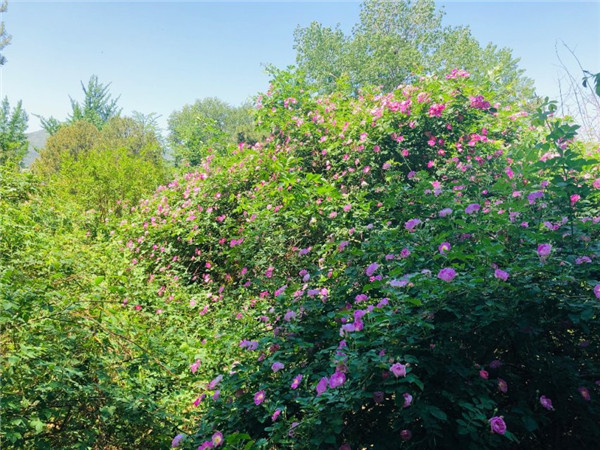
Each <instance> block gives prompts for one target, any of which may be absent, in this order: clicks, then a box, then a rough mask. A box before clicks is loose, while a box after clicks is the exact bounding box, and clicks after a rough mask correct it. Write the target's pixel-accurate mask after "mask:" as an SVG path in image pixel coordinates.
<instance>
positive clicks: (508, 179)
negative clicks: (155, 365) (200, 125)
mask: <svg viewBox="0 0 600 450" xmlns="http://www.w3.org/2000/svg"><path fill="white" fill-rule="evenodd" d="M300 80H301V77H298V76H296V75H295V74H294V73H289V72H280V73H278V74H277V75H276V76H275V78H274V80H273V83H272V86H271V89H270V90H269V91H268V92H267V93H266V94H265V95H263V96H261V97H259V99H258V105H257V107H258V110H257V120H258V122H259V123H260V125H261V127H262V129H263V131H264V132H266V133H267V134H269V136H270V137H269V138H267V139H266V140H265V142H262V143H258V144H256V145H254V146H252V147H249V146H247V145H243V144H241V145H240V146H239V147H238V148H235V149H232V151H231V153H230V154H229V155H216V156H212V155H209V156H208V157H207V158H206V159H205V161H204V162H203V164H202V166H200V167H198V168H197V170H196V171H195V172H192V173H188V174H185V175H184V176H182V177H180V178H179V179H177V180H174V181H173V182H172V183H170V184H169V185H168V186H164V187H161V188H160V189H159V190H158V191H157V192H156V194H155V196H154V197H153V198H151V199H148V200H146V201H144V202H142V203H140V205H138V206H137V207H136V208H134V209H135V210H134V211H133V212H132V214H131V215H130V217H128V218H127V219H126V220H124V221H123V222H122V223H121V225H120V229H119V231H118V233H117V234H118V236H119V239H121V240H122V248H123V253H124V255H125V257H126V258H127V259H128V261H129V263H128V267H127V270H126V274H128V275H127V276H128V280H129V281H127V282H126V283H125V285H124V286H123V290H124V291H125V295H126V296H127V298H128V301H129V302H128V303H126V304H125V305H124V307H125V308H126V309H128V310H129V311H130V312H129V313H130V314H132V315H134V314H137V315H138V316H139V320H140V321H151V322H152V323H153V324H155V326H157V327H165V329H175V327H176V326H177V327H182V328H184V329H185V330H188V334H187V336H188V339H187V341H186V342H185V343H183V344H182V346H181V353H182V354H183V355H186V356H187V358H188V360H189V365H190V368H186V373H187V375H186V376H188V375H189V374H190V372H193V374H191V375H193V378H192V380H193V381H192V382H191V384H190V390H189V393H188V395H189V405H190V407H189V408H188V410H187V411H190V412H189V414H190V417H191V418H192V419H193V420H191V421H190V424H189V425H184V428H186V430H185V431H186V432H187V433H186V435H185V436H182V437H179V436H178V437H177V443H176V444H177V446H178V447H182V448H197V447H199V448H210V447H211V446H215V447H216V446H218V445H221V442H223V445H224V446H229V448H241V447H242V446H244V445H246V444H247V445H248V446H255V447H257V448H292V447H294V448H321V447H323V448H336V449H337V448H343V449H348V448H363V447H371V446H374V447H375V448H398V447H401V446H405V447H407V448H437V447H447V448H463V447H464V448H471V447H472V448H494V447H499V448H515V447H519V446H520V447H522V448H565V447H569V446H571V445H574V444H573V443H574V440H575V441H577V445H579V446H582V447H586V446H587V447H588V448H591V447H592V446H593V443H595V442H596V441H597V439H598V438H600V430H599V429H598V427H597V423H598V422H599V421H600V403H599V400H598V399H599V398H600V387H599V386H598V385H599V384H600V381H599V380H598V379H599V378H600V375H599V374H600V326H599V321H598V314H599V303H598V298H599V296H600V288H598V287H597V286H598V285H599V284H600V271H599V269H598V267H599V265H598V258H599V257H600V248H599V244H598V242H599V241H598V235H599V231H598V230H599V223H600V211H599V209H598V205H599V204H600V190H599V189H598V187H597V186H596V184H594V183H596V181H597V179H598V178H599V177H600V173H599V167H598V151H597V150H592V151H591V152H590V150H589V148H587V147H586V146H585V145H584V144H582V143H579V142H577V141H576V140H575V131H576V127H573V126H571V125H569V124H566V123H563V122H560V121H558V120H557V119H554V118H553V117H552V114H551V111H549V110H547V109H540V110H539V111H538V112H537V113H536V114H531V115H529V114H527V113H526V112H523V111H521V110H519V109H518V108H516V107H515V106H513V105H500V104H498V103H494V98H493V94H492V93H491V92H481V91H477V92H475V91H474V87H473V86H472V85H471V84H470V82H469V79H468V76H464V77H463V76H461V77H448V78H443V79H437V78H423V79H421V80H420V81H419V82H418V83H416V84H415V85H407V86H399V87H398V88H397V89H396V90H394V91H393V92H379V91H378V90H376V89H370V90H365V91H363V92H361V93H360V95H359V96H356V97H354V96H351V95H349V94H342V93H334V94H332V95H329V96H326V97H317V96H315V95H313V94H312V93H311V92H310V91H309V90H308V89H307V88H306V87H305V86H304V85H303V83H302V82H301V81H300ZM594 180H596V181H594ZM140 280H143V282H142V281H140ZM175 324H177V325H176V326H175ZM164 339H165V341H170V340H171V339H173V337H172V336H170V335H169V333H165V336H164ZM211 380H212V381H211ZM194 399H196V401H194ZM192 402H193V406H191V405H192ZM198 424H199V425H198ZM174 444H175V441H174Z"/></svg>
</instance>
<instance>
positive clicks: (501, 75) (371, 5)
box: [294, 0, 533, 99]
mask: <svg viewBox="0 0 600 450" xmlns="http://www.w3.org/2000/svg"><path fill="white" fill-rule="evenodd" d="M443 14H444V13H443V11H442V10H441V9H437V8H436V6H435V3H434V1H433V0H414V1H413V0H399V1H383V0H366V1H365V2H364V3H363V4H362V6H361V12H360V21H359V23H357V24H356V25H355V26H354V28H353V30H352V32H351V34H350V35H346V34H344V33H343V31H341V30H340V28H339V27H337V28H334V29H332V28H329V27H325V26H323V25H321V24H319V23H317V22H313V23H311V24H310V25H309V26H308V27H306V28H301V27H299V28H297V29H296V31H295V35H294V38H295V46H294V48H295V49H296V51H297V56H296V62H297V64H298V66H299V68H300V69H302V70H303V71H305V72H306V74H307V78H308V81H309V82H310V83H312V84H313V85H315V86H316V87H317V88H318V90H320V91H321V92H331V91H333V90H334V89H336V80H338V79H340V78H341V77H342V76H343V75H345V76H348V77H349V79H350V84H351V87H352V88H354V89H355V90H356V89H358V88H360V87H361V86H363V85H367V84H377V85H382V86H383V88H384V89H386V90H391V89H393V88H395V87H396V86H398V85H399V84H403V83H407V82H412V81H414V79H415V78H417V77H419V76H421V75H427V74H438V75H441V74H444V73H448V72H449V71H450V70H452V69H453V68H462V69H465V70H467V71H468V72H470V73H471V77H472V78H473V79H475V80H476V81H486V82H490V83H491V84H492V87H493V88H494V89H495V90H496V91H497V92H498V93H499V94H500V95H501V96H502V97H505V98H511V99H513V98H515V97H517V96H521V97H522V96H526V97H529V96H530V95H532V94H533V84H532V82H531V80H529V79H527V78H525V77H524V76H523V73H524V71H523V70H522V69H520V68H519V67H518V59H516V58H514V57H513V56H512V53H511V51H510V50H509V49H504V48H503V49H498V48H497V47H496V46H494V45H491V44H490V45H488V46H486V47H481V46H480V45H479V43H478V42H477V40H476V39H475V38H474V37H473V36H472V35H471V32H470V30H469V28H468V27H448V26H447V27H444V26H443V24H442V18H443Z"/></svg>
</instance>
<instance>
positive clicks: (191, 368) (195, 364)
mask: <svg viewBox="0 0 600 450" xmlns="http://www.w3.org/2000/svg"><path fill="white" fill-rule="evenodd" d="M198 367H200V360H199V359H197V360H196V362H195V363H193V364H192V365H190V370H191V371H192V373H196V371H197V370H198Z"/></svg>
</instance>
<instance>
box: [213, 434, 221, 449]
mask: <svg viewBox="0 0 600 450" xmlns="http://www.w3.org/2000/svg"><path fill="white" fill-rule="evenodd" d="M212 443H213V445H214V446H215V447H218V446H219V445H221V444H222V443H223V433H221V432H220V431H217V432H216V433H215V434H213V435H212Z"/></svg>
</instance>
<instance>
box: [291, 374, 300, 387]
mask: <svg viewBox="0 0 600 450" xmlns="http://www.w3.org/2000/svg"><path fill="white" fill-rule="evenodd" d="M301 381H302V375H301V374H300V375H297V376H296V378H294V380H293V381H292V386H291V387H292V389H297V388H298V386H300V382H301Z"/></svg>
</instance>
